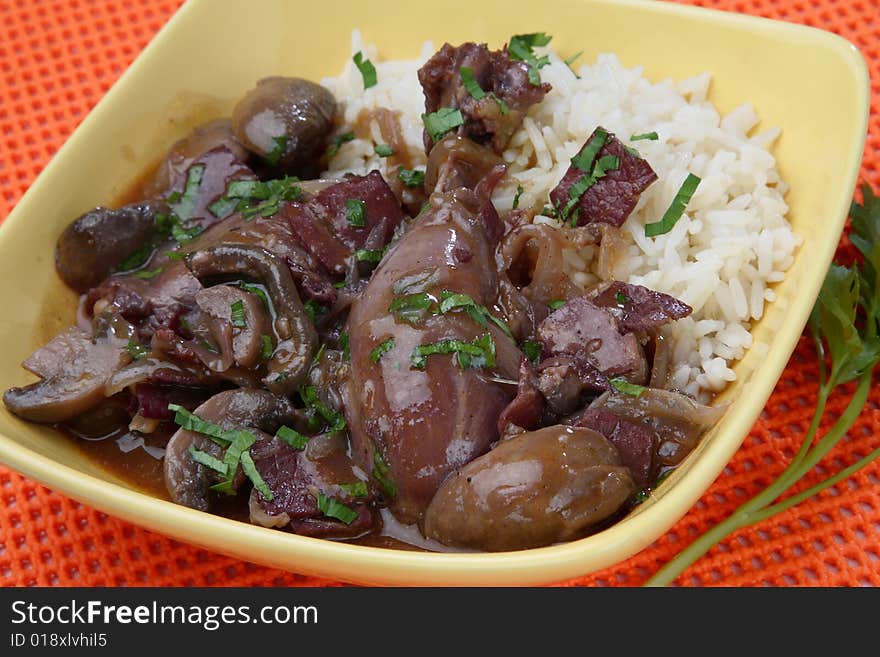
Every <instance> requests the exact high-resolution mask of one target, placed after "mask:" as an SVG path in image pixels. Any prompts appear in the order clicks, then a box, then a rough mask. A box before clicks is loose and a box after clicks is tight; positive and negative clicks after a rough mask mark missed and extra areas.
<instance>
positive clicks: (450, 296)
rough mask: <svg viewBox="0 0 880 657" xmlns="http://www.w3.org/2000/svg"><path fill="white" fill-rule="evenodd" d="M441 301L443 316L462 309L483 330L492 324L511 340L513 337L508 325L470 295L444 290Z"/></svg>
mask: <svg viewBox="0 0 880 657" xmlns="http://www.w3.org/2000/svg"><path fill="white" fill-rule="evenodd" d="M440 299H441V302H440V309H439V310H440V314H441V315H442V314H445V313H448V312H450V311H452V310H456V309H459V308H460V309H463V310H464V311H465V312H466V313H467V314H468V315H469V316H470V318H471V319H473V320H474V321H475V322H476V323H477V324H479V325H480V326H482V327H483V328H487V327H488V322H492V323H493V324H495V326H497V327H498V328H500V329H501V330H502V331H503V332H504V334H505V335H507V336H508V337H510V338H512V337H513V334H512V333H511V332H510V328H509V327H508V326H507V324H505V323H504V322H503V321H501V320H500V319H498V318H497V317H495V316H494V315H493V314H492V313H490V312H489V309H488V308H486V307H485V306H481V305H479V304H478V303H476V302H475V301H474V300H473V298H472V297H471V296H470V295H468V294H460V293H457V292H451V291H449V290H443V291H442V292H441V293H440Z"/></svg>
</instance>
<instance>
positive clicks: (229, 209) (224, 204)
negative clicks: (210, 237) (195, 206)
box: [208, 195, 239, 219]
mask: <svg viewBox="0 0 880 657" xmlns="http://www.w3.org/2000/svg"><path fill="white" fill-rule="evenodd" d="M238 204H239V202H238V201H236V200H235V199H231V198H228V197H227V196H225V195H224V196H221V197H220V198H218V199H217V200H216V201H214V202H213V203H211V205H209V206H208V210H209V211H210V212H211V214H213V215H214V216H215V217H216V218H217V219H223V218H224V217H228V216H229V215H231V214H232V213H233V212H235V210H236V208H238Z"/></svg>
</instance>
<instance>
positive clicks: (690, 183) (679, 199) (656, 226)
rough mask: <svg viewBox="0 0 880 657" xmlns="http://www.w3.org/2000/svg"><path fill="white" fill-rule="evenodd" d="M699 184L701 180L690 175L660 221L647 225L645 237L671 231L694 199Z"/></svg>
mask: <svg viewBox="0 0 880 657" xmlns="http://www.w3.org/2000/svg"><path fill="white" fill-rule="evenodd" d="M699 184H700V179H699V178H698V177H697V176H695V175H694V174H692V173H689V174H688V175H687V178H685V181H684V182H683V183H682V184H681V187H680V188H679V190H678V192H677V193H676V194H675V198H674V199H672V203H671V204H670V206H669V208H668V209H667V210H666V212H665V213H664V214H663V217H662V218H661V219H660V221H657V222H655V223H652V224H645V237H657V236H658V235H665V234H666V233H668V232H669V231H671V230H672V229H673V228H674V227H675V224H676V223H677V222H678V220H679V219H681V217H682V215H683V214H684V211H685V208H686V207H687V204H688V203H690V200H691V198H693V195H694V192H696V191H697V187H698V186H699Z"/></svg>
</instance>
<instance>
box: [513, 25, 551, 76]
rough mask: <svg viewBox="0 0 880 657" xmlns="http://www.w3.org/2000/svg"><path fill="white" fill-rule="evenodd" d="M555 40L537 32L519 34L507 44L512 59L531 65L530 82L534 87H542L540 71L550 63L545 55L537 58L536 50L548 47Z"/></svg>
mask: <svg viewBox="0 0 880 657" xmlns="http://www.w3.org/2000/svg"><path fill="white" fill-rule="evenodd" d="M552 39H553V37H552V36H550V35H548V34H545V33H544V32H535V33H533V34H517V35H515V36H512V37H510V42H509V43H508V44H507V50H508V52H509V53H510V58H511V59H514V60H519V61H522V62H525V63H526V64H528V65H529V82H531V83H532V84H533V85H534V86H536V87H539V86H541V76H540V74H539V73H538V69H540V68H543V67H544V66H547V64H549V63H550V57H548V56H547V55H544V56H543V57H537V56H536V55H535V51H534V48H535V47H537V46H546V45H547V44H548V43H550V41H551V40H552Z"/></svg>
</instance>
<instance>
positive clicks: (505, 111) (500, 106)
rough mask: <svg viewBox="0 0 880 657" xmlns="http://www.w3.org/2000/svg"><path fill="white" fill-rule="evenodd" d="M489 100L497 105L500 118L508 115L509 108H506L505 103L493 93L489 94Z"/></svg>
mask: <svg viewBox="0 0 880 657" xmlns="http://www.w3.org/2000/svg"><path fill="white" fill-rule="evenodd" d="M489 98H491V99H492V100H494V101H495V102H496V103H498V109H499V110H501V116H506V115H507V114H508V113H510V108H509V107H508V106H507V103H505V102H504V101H503V100H502V99H501V98H499V97H498V96H497V95H496V94H495V92H494V91H490V92H489Z"/></svg>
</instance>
